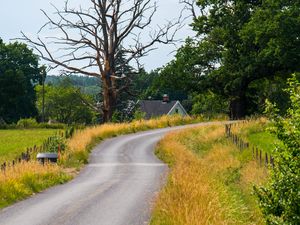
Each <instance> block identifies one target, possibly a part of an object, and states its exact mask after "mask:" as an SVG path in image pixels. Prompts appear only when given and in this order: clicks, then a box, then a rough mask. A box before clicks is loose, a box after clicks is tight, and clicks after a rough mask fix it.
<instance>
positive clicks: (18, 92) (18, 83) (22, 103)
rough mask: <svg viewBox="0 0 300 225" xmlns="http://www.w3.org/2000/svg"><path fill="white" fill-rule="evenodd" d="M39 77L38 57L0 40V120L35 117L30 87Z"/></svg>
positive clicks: (16, 44) (23, 47)
mask: <svg viewBox="0 0 300 225" xmlns="http://www.w3.org/2000/svg"><path fill="white" fill-rule="evenodd" d="M39 77H40V68H39V67H38V58H37V57H36V56H35V55H34V54H33V52H32V50H30V49H28V48H27V46H26V45H25V44H22V43H18V42H15V43H10V44H4V43H3V42H2V40H1V39H0V102H1V104H0V117H1V118H2V119H4V120H5V121H6V122H7V123H12V122H16V121H18V120H19V119H20V118H28V117H34V116H36V115H37V110H36V107H35V100H36V96H35V92H34V84H36V83H37V82H38V80H39Z"/></svg>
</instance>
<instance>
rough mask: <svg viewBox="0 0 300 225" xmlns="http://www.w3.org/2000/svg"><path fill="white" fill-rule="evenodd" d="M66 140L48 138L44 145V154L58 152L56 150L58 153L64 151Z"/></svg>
mask: <svg viewBox="0 0 300 225" xmlns="http://www.w3.org/2000/svg"><path fill="white" fill-rule="evenodd" d="M66 146H67V145H66V139H65V138H63V137H61V136H58V135H56V136H52V137H50V138H49V142H48V143H47V145H46V152H55V153H57V152H58V149H60V151H62V152H63V151H64V150H65V149H66Z"/></svg>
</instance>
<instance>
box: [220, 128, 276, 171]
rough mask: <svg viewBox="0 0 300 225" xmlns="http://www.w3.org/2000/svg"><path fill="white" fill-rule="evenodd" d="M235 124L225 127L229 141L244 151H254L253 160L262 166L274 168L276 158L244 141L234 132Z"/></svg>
mask: <svg viewBox="0 0 300 225" xmlns="http://www.w3.org/2000/svg"><path fill="white" fill-rule="evenodd" d="M232 126H233V124H226V125H225V134H226V137H227V138H228V139H230V140H231V141H232V143H233V144H234V145H236V146H237V148H238V149H239V150H240V151H241V152H242V151H249V150H252V159H253V160H256V161H257V162H258V163H259V165H260V166H266V167H269V166H271V167H274V157H273V156H272V155H271V154H270V153H267V152H264V151H263V150H262V149H259V148H258V147H257V146H251V145H250V143H249V142H246V141H244V140H243V139H242V138H241V137H239V136H238V135H237V134H234V133H233V132H232Z"/></svg>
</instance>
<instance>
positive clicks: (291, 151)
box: [255, 75, 300, 225]
mask: <svg viewBox="0 0 300 225" xmlns="http://www.w3.org/2000/svg"><path fill="white" fill-rule="evenodd" d="M288 85H289V88H288V89H287V92H288V93H289V94H290V100H291V107H290V108H289V109H288V111H287V115H286V118H282V117H281V116H280V115H279V113H278V112H279V111H278V109H276V106H274V105H272V104H271V103H268V112H269V115H271V119H272V120H273V121H274V125H275V126H274V128H273V132H275V134H276V135H277V137H278V139H280V140H281V141H282V142H283V145H282V146H278V147H277V148H276V149H275V150H274V156H275V167H274V170H273V171H272V173H271V179H270V181H269V183H268V184H267V185H266V186H265V187H260V188H257V187H256V188H255V191H256V194H257V196H258V197H259V200H260V206H261V208H262V210H263V213H264V215H265V217H266V219H267V223H268V224H291V225H293V224H295V225H296V224H299V221H300V142H299V140H300V83H299V81H297V79H296V75H293V77H292V78H291V79H289V81H288Z"/></svg>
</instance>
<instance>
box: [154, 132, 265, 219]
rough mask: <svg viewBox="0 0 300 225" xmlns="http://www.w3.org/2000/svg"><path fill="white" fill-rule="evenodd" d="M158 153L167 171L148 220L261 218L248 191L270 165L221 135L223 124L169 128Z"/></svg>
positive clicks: (261, 177)
mask: <svg viewBox="0 0 300 225" xmlns="http://www.w3.org/2000/svg"><path fill="white" fill-rule="evenodd" d="M156 153H157V155H158V156H159V158H161V159H162V160H163V161H165V162H167V163H168V164H169V166H170V174H169V177H168V182H167V185H166V186H165V187H164V189H163V190H162V191H161V192H160V194H159V197H158V199H157V202H156V205H155V208H154V214H153V217H152V220H151V224H152V225H160V224H164V225H186V224H189V225H198V224H199V225H205V224H216V225H218V224H236V225H238V224H240V225H242V224H243V225H244V224H248V225H250V224H251V225H252V224H256V225H259V224H265V223H264V220H263V218H262V214H261V212H260V210H259V208H258V204H257V202H256V198H255V196H253V194H252V193H253V185H260V184H263V183H264V182H265V180H266V178H267V174H268V171H267V169H265V168H264V167H259V166H258V165H257V163H256V162H254V161H252V160H251V152H250V151H248V152H247V151H244V152H242V153H241V152H240V151H239V150H238V149H237V148H236V146H234V145H233V144H232V143H231V141H229V140H228V139H226V138H225V134H224V126H210V127H200V128H195V129H187V130H184V131H179V132H173V133H170V134H168V135H167V136H166V137H165V138H164V139H163V140H162V141H160V143H159V145H158V147H157V152H156ZM249 153H250V154H249Z"/></svg>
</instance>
